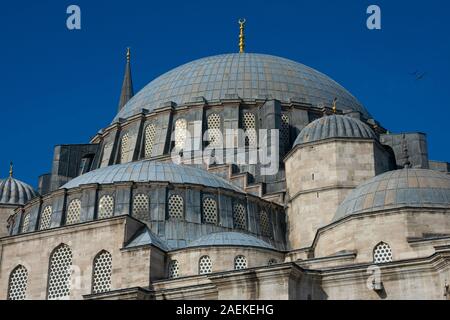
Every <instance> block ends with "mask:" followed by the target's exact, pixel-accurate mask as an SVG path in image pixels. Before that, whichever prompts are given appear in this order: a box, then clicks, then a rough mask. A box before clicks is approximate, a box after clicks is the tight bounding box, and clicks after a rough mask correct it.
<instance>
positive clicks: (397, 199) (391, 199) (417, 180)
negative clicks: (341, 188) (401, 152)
mask: <svg viewBox="0 0 450 320" xmlns="http://www.w3.org/2000/svg"><path fill="white" fill-rule="evenodd" d="M400 207H414V208H450V175H448V174H445V173H441V172H439V171H433V170H427V169H401V170H395V171H389V172H386V173H383V174H381V175H379V176H376V177H374V178H372V179H369V180H367V181H366V182H364V183H362V184H361V185H360V186H358V187H357V188H356V189H354V190H353V191H351V192H350V193H349V195H348V196H347V197H346V198H345V200H344V201H343V202H342V204H341V205H340V206H339V207H338V209H337V211H336V215H335V217H334V220H339V219H341V218H343V217H346V216H349V215H353V214H359V213H365V212H372V211H378V210H383V209H391V208H400Z"/></svg>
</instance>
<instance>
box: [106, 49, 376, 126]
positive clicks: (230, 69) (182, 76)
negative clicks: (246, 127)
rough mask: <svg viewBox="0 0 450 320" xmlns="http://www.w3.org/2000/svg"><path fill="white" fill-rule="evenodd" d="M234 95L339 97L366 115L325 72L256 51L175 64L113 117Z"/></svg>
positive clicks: (309, 100)
mask: <svg viewBox="0 0 450 320" xmlns="http://www.w3.org/2000/svg"><path fill="white" fill-rule="evenodd" d="M230 95H231V96H232V95H237V96H238V97H239V98H241V99H243V100H253V99H257V98H272V99H277V100H280V101H285V102H289V101H290V100H291V99H293V100H296V99H302V101H305V102H307V103H311V104H313V105H317V104H322V103H331V101H332V100H333V99H334V98H338V101H339V102H338V104H339V105H338V107H339V109H350V110H355V111H359V112H361V113H362V114H363V115H364V116H366V117H370V115H369V113H368V112H367V111H366V109H365V108H364V107H363V106H362V105H361V103H360V102H359V101H358V100H357V99H356V98H355V97H354V96H352V95H351V94H350V93H349V92H348V91H347V90H345V89H344V88H343V87H342V86H341V85H339V84H338V83H336V82H335V81H333V80H332V79H330V78H329V77H327V76H326V75H324V74H322V73H320V72H318V71H316V70H314V69H312V68H310V67H307V66H305V65H303V64H300V63H297V62H294V61H292V60H288V59H284V58H280V57H276V56H271V55H265V54H256V53H235V54H223V55H217V56H212V57H207V58H203V59H199V60H195V61H193V62H190V63H187V64H184V65H182V66H180V67H177V68H175V69H173V70H171V71H169V72H167V73H165V74H163V75H161V76H160V77H158V78H156V79H155V80H153V81H152V82H150V83H149V84H148V85H146V86H145V87H144V88H143V89H142V90H141V91H139V92H138V93H137V94H136V95H135V96H134V97H133V98H132V99H131V100H130V101H129V102H128V103H127V104H126V105H125V106H124V107H123V109H122V110H121V111H120V112H119V113H118V114H117V116H116V117H115V118H114V121H117V120H118V119H119V118H127V117H130V116H132V115H134V114H137V113H140V112H141V110H142V109H147V110H149V111H152V110H154V109H155V108H157V107H159V106H161V105H162V104H164V103H166V102H169V101H173V102H175V103H177V104H183V103H188V102H192V101H194V100H196V98H198V97H203V98H204V99H206V100H207V101H215V100H219V99H227V98H228V97H230Z"/></svg>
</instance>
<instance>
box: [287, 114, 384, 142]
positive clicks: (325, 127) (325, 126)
mask: <svg viewBox="0 0 450 320" xmlns="http://www.w3.org/2000/svg"><path fill="white" fill-rule="evenodd" d="M329 138H359V139H378V138H377V136H376V134H375V132H373V130H372V129H371V128H370V127H369V126H368V125H367V124H365V123H364V122H362V121H361V120H358V119H355V118H352V117H348V116H343V115H329V116H324V117H322V118H319V119H316V120H314V121H313V122H311V123H310V124H308V125H307V126H306V127H305V128H303V130H302V131H300V134H299V135H298V136H297V139H295V142H294V146H295V145H298V144H302V143H308V142H315V141H319V140H324V139H329Z"/></svg>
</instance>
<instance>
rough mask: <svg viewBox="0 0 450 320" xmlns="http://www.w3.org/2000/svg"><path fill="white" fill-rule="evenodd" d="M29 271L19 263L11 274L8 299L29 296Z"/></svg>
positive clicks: (20, 298)
mask: <svg viewBox="0 0 450 320" xmlns="http://www.w3.org/2000/svg"><path fill="white" fill-rule="evenodd" d="M27 287H28V271H27V269H26V268H25V267H24V266H22V265H18V266H17V267H16V268H14V270H13V271H12V272H11V274H10V275H9V284H8V300H25V299H26V297H27Z"/></svg>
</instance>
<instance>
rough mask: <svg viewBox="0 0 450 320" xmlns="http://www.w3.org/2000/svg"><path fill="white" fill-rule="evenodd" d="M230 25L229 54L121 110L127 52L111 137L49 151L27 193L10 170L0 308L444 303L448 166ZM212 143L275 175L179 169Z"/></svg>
mask: <svg viewBox="0 0 450 320" xmlns="http://www.w3.org/2000/svg"><path fill="white" fill-rule="evenodd" d="M240 24H241V30H240V31H241V32H240V42H239V45H240V46H239V52H238V53H231V54H222V55H217V56H212V57H206V58H202V59H199V60H196V61H193V62H190V63H187V64H185V65H182V66H180V67H177V68H175V69H173V70H171V71H169V72H167V73H165V74H163V75H161V76H159V77H158V78H156V79H154V80H152V81H151V82H150V83H149V84H147V85H146V86H145V87H144V88H142V89H141V90H140V91H139V92H137V93H136V94H134V90H133V84H132V76H131V55H130V51H129V50H128V51H127V56H126V67H125V75H124V79H123V86H122V91H121V94H120V101H119V105H118V112H117V115H116V116H115V117H114V119H112V121H111V123H110V125H108V126H107V127H106V128H102V129H100V130H99V131H98V132H97V133H94V135H93V137H92V139H91V140H90V141H89V142H87V143H84V144H76V145H73V144H67V145H58V146H56V147H55V149H54V155H53V162H52V169H51V172H50V173H46V174H43V175H41V176H40V177H39V182H38V190H34V189H33V188H32V187H31V186H30V185H28V184H26V183H24V182H22V181H20V180H18V179H17V178H16V176H15V174H14V173H13V170H12V167H11V170H10V175H9V177H6V178H5V179H3V180H1V181H0V299H11V300H23V299H37V300H45V299H49V300H54V299H86V300H92V299H141V300H162V299H211V300H214V299H219V300H226V299H251V300H257V299H283V300H284V299H294V300H295V299H297V300H312V299H317V300H326V299H331V300H334V299H434V300H443V299H450V288H449V285H450V165H449V163H447V162H438V161H432V160H430V159H429V158H428V152H427V137H426V135H425V134H424V133H420V132H409V133H391V132H389V131H388V130H387V129H386V128H384V127H383V126H382V124H380V123H379V122H378V121H377V120H376V119H374V118H373V117H372V116H371V114H370V113H369V111H368V110H366V109H365V107H364V106H363V104H362V103H361V102H359V101H358V100H357V99H356V98H355V97H354V96H353V95H352V94H351V93H349V92H348V91H347V90H346V89H345V88H343V87H342V86H340V85H339V84H338V83H337V82H335V81H333V80H332V79H330V78H329V77H327V76H326V75H324V74H323V73H320V72H318V71H316V70H314V69H312V68H310V67H307V66H305V65H302V64H300V63H297V62H294V61H291V60H288V59H284V58H280V57H276V56H271V55H266V54H256V53H246V52H244V21H240ZM105 108H109V107H108V106H106V107H105ZM198 128H200V129H198ZM232 129H242V131H244V133H245V134H244V135H236V136H233V134H231V135H232V136H231V137H230V136H229V135H230V134H229V132H235V131H233V130H232ZM264 129H270V130H275V131H274V132H277V133H278V134H275V135H274V136H271V137H270V139H264V137H261V135H260V134H258V132H261V131H264ZM206 132H207V133H208V138H209V139H206V141H205V140H204V139H202V137H203V136H204V133H206ZM236 132H239V131H236ZM223 135H225V138H227V139H231V140H232V141H235V142H236V146H238V147H239V150H240V151H239V150H237V149H236V154H238V153H239V155H241V156H244V157H247V156H249V154H250V153H251V152H252V150H253V149H255V148H256V149H258V148H259V146H260V142H262V140H266V142H267V143H269V144H270V146H275V147H276V149H270V150H276V152H275V153H274V152H271V155H272V156H273V155H276V157H274V158H275V159H276V161H277V163H276V164H277V168H278V170H277V171H276V172H275V173H272V174H267V172H265V170H264V168H265V164H263V163H261V162H256V163H250V162H248V163H242V162H239V161H234V162H227V161H224V162H219V161H210V162H198V161H197V162H195V163H194V164H192V163H187V162H188V161H187V159H188V158H189V157H188V155H192V154H194V153H195V151H200V152H201V151H204V150H206V149H208V148H211V147H212V146H213V147H215V148H213V149H214V152H215V153H213V155H216V154H218V153H219V151H220V149H221V147H220V146H221V144H220V143H219V142H220V140H221V139H222V138H223ZM188 140H189V141H188ZM187 145H189V146H190V147H189V148H187V147H186V146H187ZM222 146H223V144H222ZM173 150H176V152H175V155H182V157H178V159H179V160H180V159H181V161H178V162H176V161H173V155H174V152H173Z"/></svg>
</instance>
